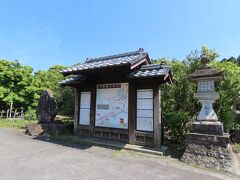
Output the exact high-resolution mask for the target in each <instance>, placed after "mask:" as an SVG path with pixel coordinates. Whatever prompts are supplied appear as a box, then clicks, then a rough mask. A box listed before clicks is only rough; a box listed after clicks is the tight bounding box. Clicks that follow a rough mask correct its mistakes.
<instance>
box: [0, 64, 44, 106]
mask: <svg viewBox="0 0 240 180" xmlns="http://www.w3.org/2000/svg"><path fill="white" fill-rule="evenodd" d="M35 85H36V82H35V79H34V77H33V75H32V68H31V67H29V66H22V65H20V63H19V62H18V61H6V60H0V102H1V103H0V104H1V105H0V108H1V109H7V108H9V105H10V103H11V102H13V104H14V106H15V107H18V108H20V107H22V108H24V109H29V108H30V109H32V108H35V107H36V105H37V104H36V100H37V99H38V98H39V93H40V92H41V88H39V87H37V86H35Z"/></svg>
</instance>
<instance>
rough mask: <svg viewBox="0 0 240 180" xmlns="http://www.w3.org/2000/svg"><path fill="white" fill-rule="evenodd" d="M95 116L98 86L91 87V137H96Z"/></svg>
mask: <svg viewBox="0 0 240 180" xmlns="http://www.w3.org/2000/svg"><path fill="white" fill-rule="evenodd" d="M95 114H96V84H95V83H93V84H92V86H91V104H90V128H89V132H90V135H92V136H94V127H95Z"/></svg>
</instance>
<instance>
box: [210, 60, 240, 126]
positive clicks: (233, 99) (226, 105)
mask: <svg viewBox="0 0 240 180" xmlns="http://www.w3.org/2000/svg"><path fill="white" fill-rule="evenodd" d="M212 66H213V67H215V68H216V69H218V70H221V71H224V74H225V75H224V79H223V80H222V81H220V82H219V83H217V88H216V90H217V91H218V92H219V93H220V99H219V101H218V102H217V103H216V110H217V114H218V116H219V119H220V121H222V122H223V124H224V128H225V130H226V131H229V130H230V129H231V128H232V126H233V119H234V117H233V114H234V112H233V111H234V109H235V107H236V106H238V104H239V102H240V78H239V77H240V67H239V66H238V65H237V64H236V63H234V62H229V61H224V62H213V64H212Z"/></svg>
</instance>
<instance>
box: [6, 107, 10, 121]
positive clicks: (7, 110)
mask: <svg viewBox="0 0 240 180" xmlns="http://www.w3.org/2000/svg"><path fill="white" fill-rule="evenodd" d="M8 112H9V109H8V110H7V116H6V119H7V118H8Z"/></svg>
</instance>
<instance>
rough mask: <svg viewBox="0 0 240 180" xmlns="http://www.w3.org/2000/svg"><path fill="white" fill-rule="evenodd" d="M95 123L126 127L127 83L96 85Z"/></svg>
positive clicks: (105, 125) (103, 125) (104, 125)
mask: <svg viewBox="0 0 240 180" xmlns="http://www.w3.org/2000/svg"><path fill="white" fill-rule="evenodd" d="M95 125H96V126H101V127H112V128H122V129H128V83H114V84H100V85H97V98H96V121H95Z"/></svg>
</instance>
